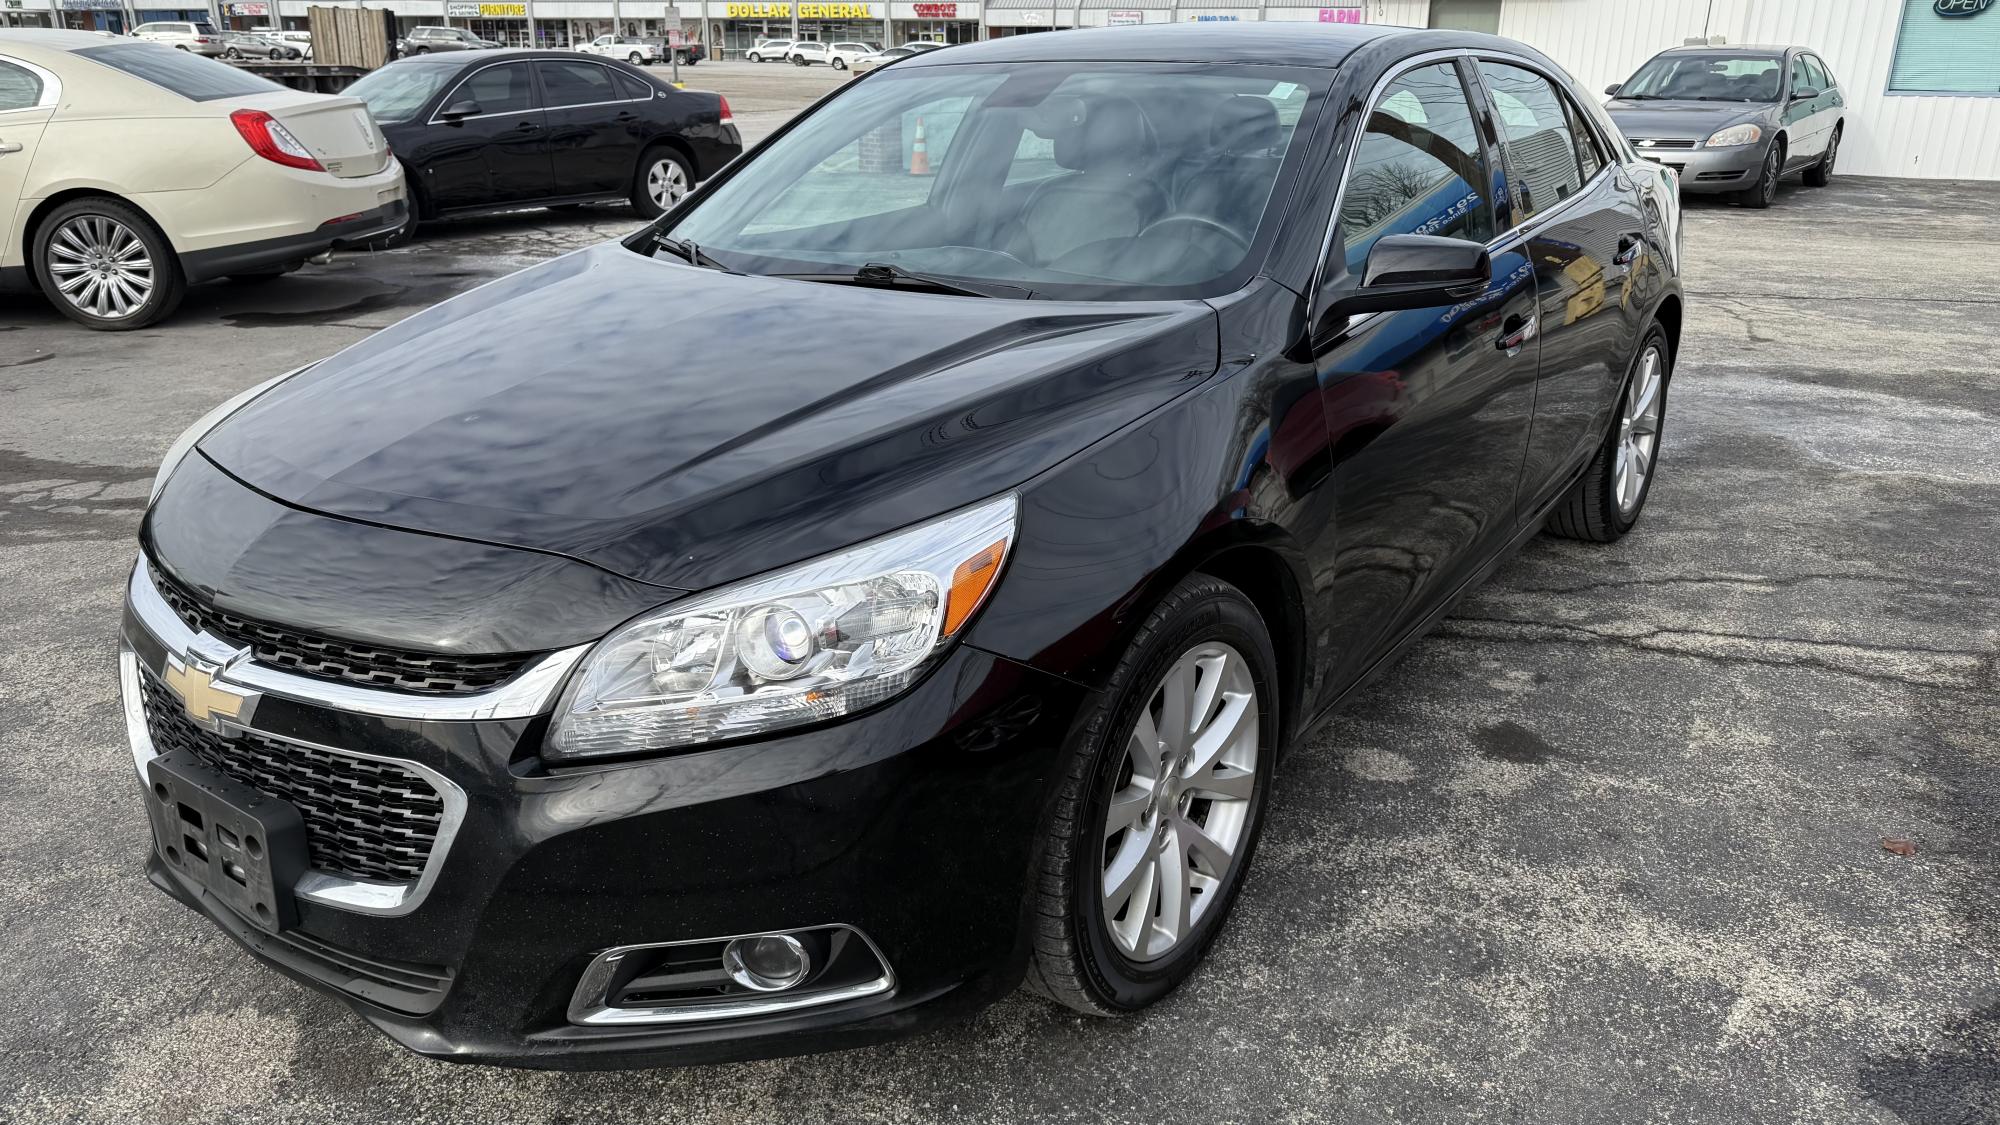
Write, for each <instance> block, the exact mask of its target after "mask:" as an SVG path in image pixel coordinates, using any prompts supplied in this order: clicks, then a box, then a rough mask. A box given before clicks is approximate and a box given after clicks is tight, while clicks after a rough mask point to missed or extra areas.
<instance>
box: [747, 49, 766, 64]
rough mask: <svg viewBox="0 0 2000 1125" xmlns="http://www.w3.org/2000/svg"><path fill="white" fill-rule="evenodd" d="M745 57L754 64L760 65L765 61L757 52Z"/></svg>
mask: <svg viewBox="0 0 2000 1125" xmlns="http://www.w3.org/2000/svg"><path fill="white" fill-rule="evenodd" d="M744 57H746V58H748V59H749V60H750V61H751V62H753V63H760V62H763V61H764V56H762V55H760V54H758V53H757V52H755V51H752V52H750V53H749V54H748V55H746V56H744Z"/></svg>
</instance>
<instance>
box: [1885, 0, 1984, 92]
mask: <svg viewBox="0 0 2000 1125" xmlns="http://www.w3.org/2000/svg"><path fill="white" fill-rule="evenodd" d="M1889 92H1890V93H1892V94H1988V95H2000V4H1996V3H1994V2H1993V0H1903V20H1902V24H1901V26H1899V27H1898V28H1897V30H1896V53H1895V56H1894V58H1892V59H1891V60H1890V64H1889Z"/></svg>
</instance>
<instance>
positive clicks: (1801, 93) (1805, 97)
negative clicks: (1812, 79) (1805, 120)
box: [1792, 86, 1819, 102]
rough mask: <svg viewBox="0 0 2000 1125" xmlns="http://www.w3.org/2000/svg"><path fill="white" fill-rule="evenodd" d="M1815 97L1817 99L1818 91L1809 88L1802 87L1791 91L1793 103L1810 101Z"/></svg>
mask: <svg viewBox="0 0 2000 1125" xmlns="http://www.w3.org/2000/svg"><path fill="white" fill-rule="evenodd" d="M1816 97H1819V91H1818V90H1815V89H1813V88H1812V87H1811V86H1802V87H1800V88H1799V89H1796V90H1793V91H1792V100H1793V101H1795V102H1806V101H1811V100H1812V99H1814V98H1816Z"/></svg>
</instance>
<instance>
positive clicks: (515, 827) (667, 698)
mask: <svg viewBox="0 0 2000 1125" xmlns="http://www.w3.org/2000/svg"><path fill="white" fill-rule="evenodd" d="M1500 106H1504V107H1505V110H1504V112H1503V111H1499V108H1498V107H1500ZM1679 228H1680V211H1679V203H1678V196H1677V195H1676V193H1675V192H1674V190H1673V185H1672V183H1671V181H1670V178H1669V177H1668V175H1667V173H1665V172H1664V171H1663V170H1662V169H1660V168H1659V167H1658V166H1657V165H1653V164H1650V163H1646V162H1644V161H1641V160H1638V159H1637V158H1636V157H1635V156H1634V155H1633V154H1632V152H1631V151H1630V150H1629V149H1628V148H1627V147H1626V145H1625V143H1624V142H1623V141H1622V140H1621V139H1620V138H1619V137H1618V135H1617V133H1616V131H1615V130H1614V129H1613V128H1612V126H1611V122H1610V121H1609V119H1608V118H1606V116H1605V115H1604V113H1603V112H1602V111H1601V110H1600V109H1598V108H1597V107H1596V106H1595V105H1593V104H1592V103H1591V101H1590V100H1589V99H1587V98H1586V97H1585V96H1584V95H1583V93H1582V91H1580V90H1578V89H1577V88H1576V86H1575V84H1574V83H1573V82H1572V81H1571V80H1570V79H1569V78H1568V77H1567V76H1565V75H1564V74H1563V72H1562V71H1561V70H1560V69H1559V68H1557V67H1556V66H1555V64H1553V63H1551V62H1550V61H1549V60H1548V59H1547V58H1545V57H1543V56H1542V55H1540V54H1538V53H1537V52H1535V51H1533V50H1531V49H1529V48H1527V47H1523V46H1521V45H1519V44H1516V43H1512V42H1509V41H1506V40H1503V39H1497V38H1493V37H1488V36H1478V35H1469V34H1462V33H1456V32H1442V31H1410V30H1404V29H1397V28H1387V27H1345V26H1334V25H1323V26H1319V27H1312V26H1308V27H1304V28H1299V27H1295V26H1294V25H1283V26H1279V25H1262V24H1245V25H1241V26H1237V25H1229V26H1219V27H1218V26H1203V27H1190V26H1163V27H1152V26H1148V27H1145V28H1118V29H1114V30H1109V31H1103V32H1097V31H1075V32H1071V33H1070V34H1067V35H1038V36H1022V37H1019V38H1011V39H1004V40H998V41H993V42H987V43H979V44H972V45H966V46H959V47H954V48H952V49H951V50H950V51H947V52H941V53H938V54H934V55H924V56H917V57H913V58H908V59H904V60H903V61H901V62H899V63H897V64H896V65H895V66H892V67H888V68H885V69H883V70H881V71H879V72H877V73H876V74H873V75H869V76H867V77H864V78H861V79H858V80H856V81H854V82H853V83H851V84H850V85H848V86H847V87H845V88H844V90H843V91H842V92H839V93H837V94H834V95H833V96H831V97H830V98H828V99H827V100H825V101H823V102H821V103H820V104H819V105H817V106H815V107H814V108H813V109H812V110H811V111H810V112H808V113H806V114H804V115H802V116H800V117H798V118H797V119H795V120H794V121H792V122H791V123H790V124H789V125H787V126H786V128H785V129H783V130H782V131H781V132H780V133H778V134H777V135H776V136H775V137H773V138H772V139H771V140H770V141H769V142H768V143H767V144H766V145H764V146H763V147H762V148H761V149H760V150H759V151H758V153H757V154H756V155H755V156H754V157H753V158H751V159H749V160H747V161H742V162H739V163H737V164H735V165H732V166H731V167H730V168H728V169H726V170H724V171H723V172H722V173H721V174H720V175H719V176H717V177H715V178H714V179H712V180H710V181H709V182H708V183H707V184H706V185H705V186H703V187H702V188H701V189H699V190H698V191H697V192H695V193H694V194H692V195H690V196H689V198H687V199H686V200H684V201H682V202H681V204H680V205H679V206H677V207H676V208H674V209H673V210H672V211H670V212H669V213H668V214H667V215H665V216H664V217H662V218H661V219H660V220H659V221H658V222H656V223H654V224H652V225H650V226H648V227H647V228H645V229H643V230H641V231H639V232H638V233H636V234H634V235H633V236H631V237H629V238H627V239H624V240H622V241H619V242H613V243H607V244H604V245H601V246H598V247H596V248H594V249H590V250H586V251H582V252H579V253H574V254H569V255H566V256H564V257H561V258H558V259H555V260H553V261H550V262H546V263H544V264H542V265H539V266H536V267H534V268H532V269H529V270H526V271H524V272H522V273H519V274H516V275H514V276H512V277H510V278H507V279H504V280H501V281H498V282H495V283H493V284H491V285H487V286H485V287H483V288H481V289H477V290H475V291H473V292H471V293H468V294H465V295H464V296H461V297H459V298H457V299H455V300H453V301H451V302H449V303H447V304H446V305H443V306H441V307H439V308H437V309H433V310H431V311H429V312H427V313H420V314H418V315H416V316H414V317H411V318H410V319H408V320H406V321H404V322H402V323H401V324H398V325H396V326H395V327H393V328H390V329H388V330H386V331H383V332H381V333H378V334H377V335H375V336H374V337H372V338H370V339H368V340H365V341H363V342H362V343H360V344H357V345H355V346H353V347H350V348H348V349H347V350H346V351H344V352H341V353H340V354H339V355H336V356H334V357H332V358H329V359H326V360H323V361H321V362H319V363H317V364H315V365H312V366H310V367H308V368H305V369H302V370H300V371H296V372H292V373H290V374H289V375H287V376H282V377H280V378H278V379H276V380H274V381H273V382H271V383H269V384H266V385H264V386H261V387H258V388H255V389H253V390H252V391H249V392H247V393H246V394H245V395H244V396H242V397H241V398H239V399H238V400H236V401H234V402H232V403H229V404H225V406H224V407H222V408H221V409H219V410H218V411H217V412H216V413H215V414H214V415H212V416H211V417H210V418H208V419H205V420H204V421H203V422H201V423H199V424H197V425H196V426H195V427H193V428H192V429H191V430H189V432H188V433H187V434H186V435H185V436H184V437H183V438H182V440H181V441H180V442H179V443H177V444H176V445H175V446H174V448H173V449H172V450H171V451H170V453H169V456H168V458H167V462H166V464H165V465H163V466H162V468H161V471H160V474H159V479H158V483H157V484H156V491H155V495H154V497H153V500H152V502H151V507H150V511H149V513H148V515H147V516H146V519H145V521H144V525H143V530H142V532H141V549H142V556H141V558H140V559H139V561H138V563H137V565H136V566H135V568H134V570H133V572H132V576H131V585H130V595H129V602H128V605H127V610H126V616H125V621H124V626H123V638H124V651H123V653H122V657H121V659H122V665H121V667H122V676H123V683H124V689H125V693H126V696H125V697H126V708H125V712H126V714H127V716H128V717H129V727H130V735H131V740H132V745H133V752H134V756H135V758H136V760H137V765H138V770H139V774H140V776H141V779H142V782H143V785H144V791H145V793H146V794H147V796H146V798H145V800H146V802H147V807H148V808H149V809H150V810H152V821H153V826H154V837H153V840H152V849H153V850H152V859H151V866H150V874H151V878H152V881H153V882H154V884H155V885H156V886H158V887H159V888H160V889H161V890H163V891H165V892H166V893H168V894H170V895H172V896H174V897H175V898H177V899H179V900H180V901H181V902H183V903H185V904H187V905H188V906H190V907H192V908H194V909H196V910H198V911H200V912H202V913H203V914H205V915H206V916H207V917H209V918H210V919H212V920H213V921H214V922H215V923H216V924H217V925H218V926H220V927H221V928H222V929H224V930H225V931H226V932H228V933H229V934H231V935H232V936H234V937H235V938H236V939H237V940H239V941H240V942H242V943H243V944H244V945H245V946H247V947H248V948H249V949H251V950H252V951H253V952H255V953H256V954H257V955H258V956H259V957H260V958H262V959H263V960H264V961H265V962H266V963H268V964H270V965H272V966H275V967H277V968H278V969H280V970H282V971H284V972H287V973H290V974H291V975H293V976H295V977H297V978H299V979H300V980H303V981H306V982H308V983H311V984H313V985H315V986H317V987H319V988H322V989H325V990H327V991H329V992H331V993H333V994H335V995H338V996H340V997H342V998H343V999H345V1000H346V1001H347V1002H348V1003H349V1004H350V1005H352V1006H353V1007H354V1008H355V1010H356V1011H358V1012H359V1013H361V1015H363V1016H364V1017H365V1018H366V1019H368V1020H369V1021H371V1022H372V1023H373V1024H375V1026H377V1027H379V1028H380V1029H382V1030H383V1031H384V1032H386V1033H387V1034H388V1035H390V1036H391V1037H393V1038H394V1039H396V1040H397V1041H398V1042H401V1043H403V1044H405V1045H407V1046H408V1047H410V1048H412V1049H413V1050H416V1051H419V1052H422V1053H424V1054H427V1055H434V1056H437V1057H439V1058H446V1059H455V1060H473V1061H483V1062H499V1063H512V1064H518V1065H533V1066H551V1067H598V1066H620V1065H633V1064H648V1063H689V1062H701V1061H712V1060H720V1059H729V1058H741V1057H745V1056H755V1055H769V1054H783V1053H795V1052H801V1051H810V1050H819V1049H827V1048H834V1047H843V1046H852V1045H856V1044H861V1043H868V1042H872V1041H876V1040H881V1039H885V1038H889V1037H893V1036H898V1035H903V1034H906V1033H909V1032H911V1031H913V1030H916V1029H918V1028H920V1027H923V1026H925V1025H926V1024H929V1023H931V1022H934V1021H937V1020H940V1019H945V1018H950V1017H954V1016H963V1015H964V1014H966V1013H968V1012H970V1011H973V1010H976V1009H977V1008H978V1007H980V1006H982V1005H985V1004H987V1003H990V1002H992V1001H993V1000H995V999H996V998H998V997H1001V996H1003V995H1005V994H1007V993H1008V992H1009V991H1010V990H1012V989H1013V988H1015V987H1016V986H1017V985H1020V984H1021V983H1022V982H1023V981H1024V980H1025V982H1026V983H1027V985H1028V987H1030V988H1032V989H1033V990H1034V991H1036V992H1039V993H1041V994H1042V995H1044V996H1048V997H1051V998H1053V999H1055V1000H1057V1001H1059V1002H1061V1003H1063V1004H1066V1005H1069V1006H1070V1007H1072V1008H1074V1009H1076V1010H1078V1011H1082V1012H1086V1013H1091V1014H1095V1015H1120V1014H1124V1013H1129V1012H1133V1011H1136V1010H1138V1009H1141V1008H1144V1007H1146V1006H1147V1005H1149V1004H1151V1003H1153V1002H1154V1001H1156V1000H1158V999H1160V998H1161V997H1162V996H1164V995H1166V993H1167V992H1168V991H1169V990H1171V989H1172V988H1173V987H1174V986H1175V985H1176V984H1178V983H1180V982H1181V981H1182V980H1184V979H1185V978H1186V977H1187V976H1188V975H1189V974H1190V973H1191V972H1193V971H1194V970H1195V969H1196V967H1197V964H1198V963H1199V962H1200V961H1201V960H1202V958H1203V955H1204V953H1205V952H1206V950H1207V949H1208V948H1209V944H1210V942H1211V941H1212V940H1213V939H1214V937H1215V935H1216V933H1217V931H1218V930H1219V929H1220V928H1221V927H1222V925H1223V924H1224V921H1225V918H1226V917H1227V915H1228V913H1229V909H1230V906H1231V903H1232V900H1233V899H1234V898H1235V896H1236V895H1237V894H1238V893H1239V891H1240V890H1241V889H1242V888H1243V885H1244V884H1243V879H1244V872H1245V870H1246V869H1247V868H1248V866H1249V864H1250V862H1251V855H1252V852H1253V850H1254V848H1255V845H1256V842H1257V836H1258V830H1259V828H1260V826H1261V824H1262V821H1263V819H1264V816H1265V814H1266V812H1267V811H1268V810H1269V809H1270V808H1271V801H1270V798H1271V793H1272V788H1273V785H1274V776H1275V773H1276V771H1277V770H1278V768H1279V767H1281V766H1282V764H1283V755H1284V754H1285V753H1286V752H1287V751H1288V750H1290V749H1293V748H1298V747H1304V746H1308V745H1310V744H1311V742H1312V739H1313V737H1314V733H1315V732H1316V731H1317V730H1319V729H1320V727H1321V724H1322V722H1323V721H1324V720H1325V719H1326V718H1327V717H1328V716H1329V715H1330V714H1331V713H1332V712H1333V710H1334V708H1336V707H1337V706H1338V705H1339V704H1340V703H1341V702H1342V701H1343V700H1345V699H1346V698H1348V697H1349V696H1350V695H1352V694H1353V693H1354V692H1355V691H1356V689H1357V688H1358V687H1359V686H1360V685H1361V684H1363V683H1364V682H1366V681H1367V680H1368V678H1369V677H1371V676H1373V675H1376V674H1378V673H1380V672H1382V671H1383V670H1384V669H1385V668H1387V667H1388V666H1389V665H1390V664H1391V663H1392V661H1393V660H1394V658H1395V657H1396V656H1397V654H1398V653H1400V652H1401V651H1403V649H1404V648H1405V647H1407V646H1408V645H1409V644H1410V643H1411V642H1412V641H1414V640H1415V639H1416V638H1418V637H1420V636H1422V635H1423V633H1424V632H1425V630H1427V629H1428V628H1429V627H1430V626H1431V625H1432V624H1433V623H1434V622H1436V621H1437V620H1438V619H1439V618H1440V616H1442V615H1443V614H1444V613H1445V612H1446V611H1448V610H1449V609H1450V608H1451V606H1452V604H1453V602H1454V601H1455V600H1456V599H1457V598H1458V597H1459V596H1460V595H1462V594H1464V593H1465V592H1466V591H1467V590H1468V589H1470V588H1471V587H1473V586H1474V585H1475V584H1477V583H1478V582H1479V581H1480V580H1481V579H1482V578H1483V577H1484V576H1485V575H1486V574H1488V573H1490V572H1491V571H1492V570H1493V568H1494V567H1495V566H1496V565H1498V564H1499V563H1500V562H1501V560H1503V559H1504V558H1506V557H1507V555H1508V554H1509V553H1510V552H1511V551H1513V550H1514V549H1515V548H1516V547H1518V546H1519V545H1520V544H1521V543H1522V542H1524V541H1525V540H1527V539H1528V538H1530V537H1532V536H1534V535H1536V534H1538V533H1542V532H1544V531H1547V532H1548V533H1552V534H1555V535H1559V536H1564V537H1568V538H1572V539H1580V540H1587V541H1591V542H1596V543H1609V542H1611V541H1613V540H1616V539H1618V538H1619V537H1621V536H1623V535H1625V534H1626V533H1627V532H1628V531H1630V530H1631V529H1632V527H1633V525H1634V524H1635V523H1636V522H1637V521H1638V519H1639V517H1640V513H1641V511H1642V510H1643V509H1644V507H1645V504H1646V500H1647V496H1648V493H1649V490H1650V489H1651V488H1652V487H1653V486H1654V485H1655V483H1656V477H1657V475H1658V465H1659V455H1660V437H1661V432H1662V422H1663V419H1664V417H1665V405H1666V401H1667V391H1668V388H1669V386H1670V381H1669V379H1670V373H1671V372H1672V370H1673V361H1674V355H1675V349H1676V347H1677V345H1678V343H1679V339H1680V329H1681V323H1682V319H1683V313H1682V295H1681V286H1680V282H1679V264H1678V262H1679V245H1680V233H1679ZM663 336H670V337H675V338H679V337H681V336H688V337H692V338H697V339H701V340H705V341H710V342H711V346H706V347H684V348H673V349H664V350H663V349H662V348H661V347H660V346H659V342H660V340H661V338H662V337H663ZM835 340H837V341H839V344H838V346H829V345H828V342H829V341H835ZM1613 561H1614V560H1612V559H1610V558H1609V557H1608V556H1607V565H1610V564H1611V563H1612V562H1613ZM1523 658H1524V659H1530V660H1531V659H1533V655H1532V653H1529V654H1526V655H1524V657H1523ZM1294 811H1297V810H1294ZM1326 815H1329V816H1338V815H1339V812H1338V810H1330V811H1328V812H1327V813H1326ZM147 971H148V972H150V973H152V974H154V975H155V976H156V977H160V978H162V979H164V980H166V981H167V982H169V983H171V981H172V979H173V977H174V975H175V973H176V970H175V968H174V966H173V965H172V964H171V963H164V962H163V963H159V964H149V965H148V966H147Z"/></svg>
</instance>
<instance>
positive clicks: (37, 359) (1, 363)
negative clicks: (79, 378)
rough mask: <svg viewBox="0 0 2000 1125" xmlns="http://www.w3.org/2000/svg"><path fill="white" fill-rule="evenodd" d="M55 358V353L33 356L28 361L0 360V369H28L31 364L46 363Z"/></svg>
mask: <svg viewBox="0 0 2000 1125" xmlns="http://www.w3.org/2000/svg"><path fill="white" fill-rule="evenodd" d="M55 357H56V353H54V352H43V353H42V354H41V355H31V356H29V357H28V358H26V359H9V360H0V367H26V366H28V365H29V364H31V363H46V362H47V361H49V360H52V359H54V358H55Z"/></svg>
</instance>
